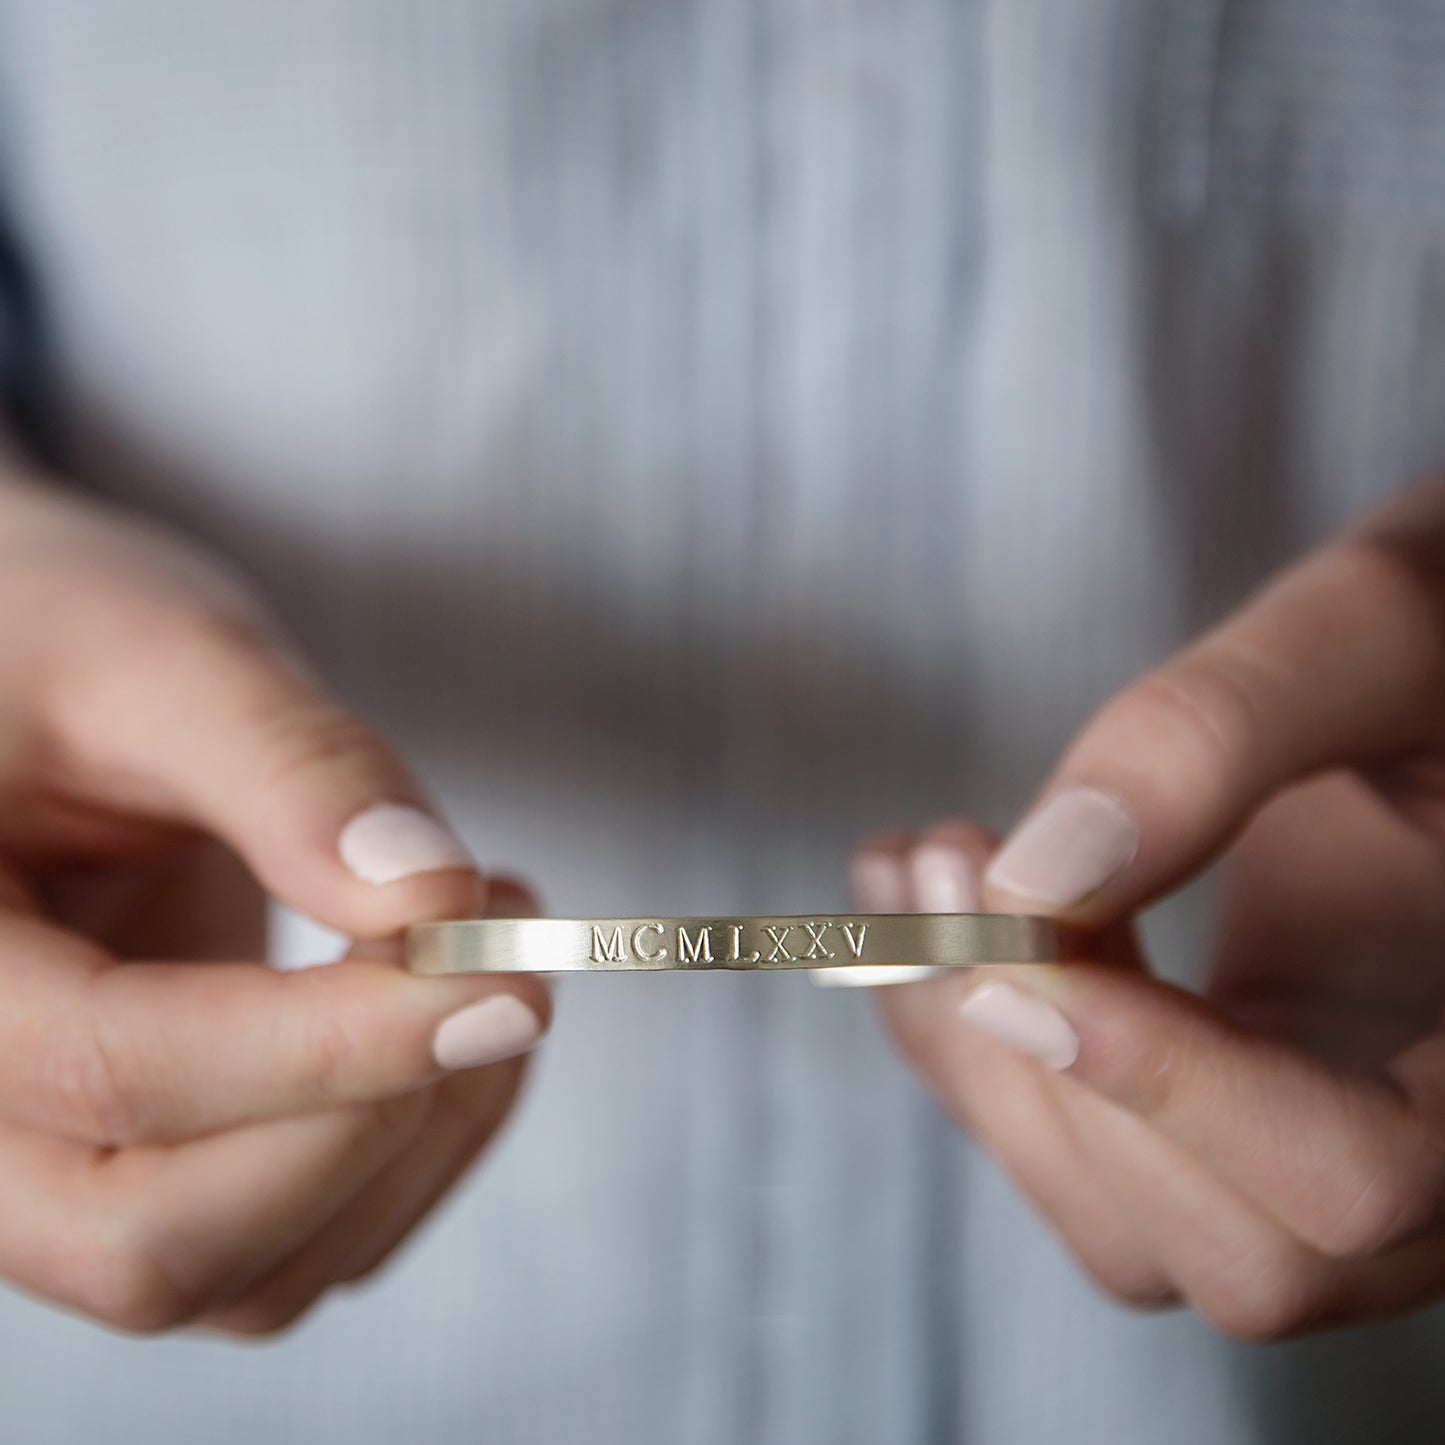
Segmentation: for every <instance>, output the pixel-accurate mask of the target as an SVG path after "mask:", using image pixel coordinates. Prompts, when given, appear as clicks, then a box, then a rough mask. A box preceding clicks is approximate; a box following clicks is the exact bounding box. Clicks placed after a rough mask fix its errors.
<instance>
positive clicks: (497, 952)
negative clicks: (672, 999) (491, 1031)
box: [407, 913, 1062, 973]
mask: <svg viewBox="0 0 1445 1445" xmlns="http://www.w3.org/2000/svg"><path fill="white" fill-rule="evenodd" d="M1061 943H1062V935H1061V931H1060V929H1059V928H1058V927H1057V926H1056V925H1055V923H1054V922H1053V920H1052V919H1048V918H1037V917H1033V916H1031V915H1028V914H1019V913H851V914H795V915H790V916H784V917H762V918H478V919H465V920H462V921H459V922H452V923H421V924H417V925H415V926H414V927H412V928H411V929H410V930H409V931H408V933H407V967H408V968H409V969H411V971H412V972H413V973H622V972H657V971H659V970H686V971H689V972H690V971H692V970H695V969H733V970H749V971H757V972H764V971H768V970H772V969H785V968H806V969H830V968H838V969H846V968H858V967H860V966H880V967H885V968H888V967H899V968H913V969H918V968H928V967H933V968H949V967H952V968H961V967H968V966H970V965H973V964H980V963H1048V962H1052V961H1054V960H1057V959H1058V958H1059V957H1060V956H1061Z"/></svg>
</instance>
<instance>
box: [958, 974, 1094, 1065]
mask: <svg viewBox="0 0 1445 1445" xmlns="http://www.w3.org/2000/svg"><path fill="white" fill-rule="evenodd" d="M958 1011H959V1013H961V1014H962V1015H963V1017H964V1018H965V1019H967V1020H968V1022H969V1023H971V1024H972V1025H973V1026H974V1028H976V1029H981V1030H982V1031H983V1032H984V1033H986V1034H988V1035H990V1037H992V1038H995V1039H998V1040H999V1041H1000V1042H1001V1043H1005V1044H1008V1045H1009V1046H1010V1047H1011V1048H1015V1049H1018V1050H1019V1051H1020V1052H1021V1053H1025V1054H1031V1055H1033V1057H1034V1058H1036V1059H1042V1060H1043V1061H1044V1063H1046V1064H1047V1065H1048V1066H1049V1067H1050V1068H1051V1069H1067V1068H1068V1067H1069V1065H1070V1064H1072V1063H1073V1062H1074V1060H1075V1059H1077V1058H1078V1057H1079V1036H1078V1034H1076V1033H1075V1032H1074V1030H1073V1026H1072V1025H1071V1024H1070V1023H1069V1021H1068V1019H1066V1018H1065V1017H1064V1016H1063V1014H1061V1013H1060V1012H1059V1011H1058V1009H1056V1008H1055V1007H1054V1006H1053V1004H1051V1003H1045V1002H1044V1000H1043V999H1041V998H1036V997H1034V995H1033V994H1030V993H1025V992H1024V991H1023V990H1022V989H1018V988H1015V987H1014V986H1013V985H1012V984H1011V983H993V982H989V983H985V984H982V985H980V986H979V987H978V988H976V989H974V991H973V992H972V993H971V994H969V995H968V997H967V998H966V999H964V1001H963V1002H962V1003H961V1004H960V1005H959V1006H958Z"/></svg>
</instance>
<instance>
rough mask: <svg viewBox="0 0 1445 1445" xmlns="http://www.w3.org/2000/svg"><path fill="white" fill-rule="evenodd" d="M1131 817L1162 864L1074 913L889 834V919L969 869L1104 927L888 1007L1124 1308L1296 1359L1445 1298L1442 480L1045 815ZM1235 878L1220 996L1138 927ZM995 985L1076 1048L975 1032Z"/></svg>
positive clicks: (928, 1072)
mask: <svg viewBox="0 0 1445 1445" xmlns="http://www.w3.org/2000/svg"><path fill="white" fill-rule="evenodd" d="M1071 784H1084V785H1090V786H1094V787H1098V788H1102V789H1104V790H1106V791H1108V792H1110V793H1112V794H1113V795H1114V796H1115V797H1116V798H1119V799H1121V800H1123V802H1124V803H1125V804H1126V805H1127V807H1128V808H1129V810H1130V811H1131V812H1132V814H1133V816H1134V817H1135V819H1136V820H1137V822H1138V824H1139V831H1140V842H1139V846H1138V849H1137V851H1136V852H1135V854H1134V856H1133V857H1132V859H1131V860H1130V861H1129V862H1128V863H1127V865H1125V866H1124V867H1123V869H1122V871H1121V872H1119V873H1117V874H1116V875H1115V876H1114V877H1113V878H1112V879H1111V880H1109V881H1108V882H1107V883H1105V884H1103V885H1102V886H1101V887H1100V888H1099V889H1098V890H1097V891H1096V892H1094V893H1093V894H1091V895H1090V896H1088V897H1086V898H1084V899H1082V900H1079V901H1078V902H1076V903H1074V904H1072V905H1070V906H1068V907H1065V908H1055V909H1052V910H1051V909H1049V908H1048V907H1047V906H1041V905H1039V904H1038V903H1037V901H1036V900H1031V899H1025V898H1020V897H1017V896H1014V895H1012V894H1010V893H1009V892H1007V891H1006V890H1005V889H1003V888H1001V887H1000V886H999V885H998V884H997V882H995V881H993V880H991V879H990V878H989V877H988V872H987V870H988V863H989V860H990V858H991V856H992V855H993V854H994V852H995V850H996V848H997V846H998V840H997V838H996V837H995V836H994V835H992V834H991V833H990V832H989V831H988V830H987V829H985V828H984V827H982V826H981V825H980V824H978V823H976V822H974V821H972V820H950V821H947V822H944V823H940V824H939V825H937V826H936V827H934V828H932V829H929V830H927V831H925V832H924V833H922V834H916V835H914V834H894V835H888V836H885V837H881V838H877V839H874V840H873V841H872V842H871V843H870V844H868V845H867V846H866V847H865V848H864V850H862V853H861V854H860V856H859V858H858V859H857V860H855V862H856V867H855V880H856V882H855V887H861V892H862V893H863V894H864V896H863V897H862V898H861V899H860V902H861V903H863V904H865V905H869V904H876V903H877V901H878V899H879V895H880V893H889V892H890V890H891V892H892V894H893V896H895V897H897V898H899V899H900V900H901V901H902V903H903V905H904V906H916V904H917V878H918V859H919V857H920V850H921V849H923V848H924V847H926V846H931V847H933V848H935V849H937V848H942V849H943V850H945V852H946V853H947V854H948V856H949V857H951V858H952V859H953V860H955V862H956V863H957V865H958V866H959V867H960V868H963V869H965V870H971V873H972V874H973V875H974V876H977V877H979V878H980V879H981V880H982V881H981V890H982V899H983V903H984V906H985V907H987V908H996V909H1006V910H1020V909H1022V910H1031V911H1044V912H1048V911H1052V912H1055V913H1056V914H1057V915H1058V916H1060V917H1062V918H1064V919H1066V920H1068V921H1070V922H1073V923H1078V924H1082V925H1087V926H1088V927H1090V928H1091V929H1096V930H1098V932H1097V935H1096V944H1095V951H1096V953H1097V961H1094V960H1092V959H1091V960H1090V961H1085V962H1074V963H1068V964H1060V965H1040V966H1037V967H1032V966H1031V967H1028V968H1011V969H1003V968H992V969H980V970H971V971H968V972H965V973H961V974H955V975H952V976H949V977H945V978H941V979H933V980H929V981H927V982H924V983H918V984H911V985H904V986H899V987H896V988H891V989H885V990H880V991H879V993H880V1003H881V1008H882V1011H883V1015H884V1018H885V1020H886V1023H887V1025H888V1027H889V1028H890V1030H891V1031H892V1034H893V1036H894V1037H895V1039H896V1040H897V1042H898V1044H899V1046H900V1047H901V1048H902V1050H903V1052H904V1053H905V1054H906V1055H907V1057H908V1058H909V1060H910V1061H911V1062H912V1063H913V1065H914V1066H915V1067H916V1069H917V1070H918V1071H919V1073H920V1074H921V1076H922V1077H923V1079H924V1080H925V1081H926V1083H927V1084H928V1086H929V1087H930V1088H931V1089H932V1090H933V1092H934V1093H935V1094H936V1095H937V1097H938V1098H939V1100H940V1101H941V1103H942V1104H943V1106H944V1107H945V1108H946V1109H947V1110H948V1111H949V1113H950V1114H951V1115H952V1116H953V1117H954V1118H955V1119H956V1120H957V1121H958V1123H959V1124H960V1125H961V1126H962V1127H963V1128H965V1129H967V1130H968V1131H969V1132H970V1133H971V1134H973V1136H974V1137H975V1138H976V1139H977V1140H978V1141H979V1142H980V1143H981V1144H982V1145H983V1146H984V1147H985V1148H987V1149H988V1150H989V1151H990V1152H991V1153H992V1154H993V1155H994V1156H995V1157H996V1158H997V1160H998V1161H999V1163H1000V1164H1001V1165H1002V1166H1003V1168H1004V1169H1005V1170H1006V1171H1007V1172H1008V1173H1009V1174H1010V1175H1011V1176H1012V1177H1013V1179H1014V1180H1015V1181H1016V1182H1017V1184H1018V1186H1019V1187H1020V1188H1021V1190H1022V1191H1023V1192H1024V1193H1025V1194H1026V1195H1027V1196H1028V1197H1029V1198H1030V1199H1031V1201H1032V1202H1033V1204H1034V1205H1035V1206H1036V1207H1037V1208H1038V1209H1039V1210H1040V1211H1041V1213H1042V1214H1043V1215H1044V1216H1045V1217H1046V1219H1047V1220H1048V1221H1049V1222H1050V1224H1051V1225H1052V1226H1053V1228H1054V1229H1055V1230H1056V1231H1057V1233H1058V1235H1059V1236H1060V1238H1061V1239H1062V1240H1063V1241H1064V1243H1065V1244H1066V1245H1067V1246H1068V1247H1069V1248H1070V1249H1071V1250H1072V1252H1073V1253H1074V1254H1075V1256H1076V1257H1077V1258H1078V1260H1079V1262H1080V1264H1081V1265H1082V1266H1083V1267H1084V1269H1085V1270H1087V1271H1088V1272H1089V1273H1090V1274H1091V1275H1092V1276H1093V1278H1094V1279H1095V1280H1096V1281H1098V1283H1099V1284H1100V1285H1101V1286H1102V1287H1103V1288H1104V1289H1105V1290H1107V1291H1108V1292H1110V1293H1111V1294H1113V1295H1114V1296H1116V1297H1117V1298H1119V1299H1121V1300H1123V1301H1126V1302H1128V1303H1131V1304H1136V1305H1140V1306H1145V1307H1154V1306H1161V1305H1166V1304H1173V1303H1183V1304H1186V1305H1189V1306H1191V1307H1193V1308H1194V1309H1196V1310H1198V1311H1199V1312H1200V1313H1201V1314H1202V1315H1204V1316H1205V1317H1206V1318H1207V1319H1208V1320H1210V1321H1212V1322H1213V1323H1214V1324H1215V1325H1216V1326H1217V1327H1218V1328H1219V1329H1220V1330H1222V1331H1224V1332H1225V1333H1226V1334H1229V1335H1231V1336H1234V1337H1237V1338H1242V1339H1249V1340H1276V1339H1281V1338H1285V1337H1288V1336H1292V1335H1296V1334H1301V1333H1305V1332H1308V1331H1312V1330H1316V1329H1320V1328H1323V1327H1326V1326H1334V1325H1342V1324H1348V1323H1355V1322H1360V1321H1366V1320H1371V1319H1377V1318H1380V1317H1384V1316H1391V1315H1396V1314H1400V1313H1402V1312H1405V1311H1409V1310H1412V1309H1414V1308H1416V1307H1419V1306H1421V1305H1424V1304H1426V1303H1428V1302H1431V1301H1433V1300H1436V1299H1439V1298H1440V1297H1441V1296H1442V1295H1445V1029H1442V1004H1445V487H1441V486H1434V487H1428V488H1424V489H1421V490H1420V491H1418V492H1415V493H1413V494H1411V495H1410V496H1408V497H1406V498H1404V499H1402V500H1401V501H1399V502H1398V503H1396V504H1395V505H1393V506H1391V507H1389V508H1387V509H1385V510H1384V511H1382V512H1380V513H1378V514H1377V515H1375V516H1373V517H1371V518H1369V519H1367V520H1366V521H1365V522H1364V523H1363V524H1362V525H1360V526H1359V527H1358V528H1357V529H1355V530H1353V531H1351V532H1350V533H1349V534H1348V535H1345V536H1342V537H1341V538H1339V539H1338V540H1337V541H1335V542H1334V543H1333V544H1331V545H1329V546H1326V547H1325V548H1323V549H1321V550H1319V551H1317V552H1315V553H1314V554H1312V555H1310V556H1307V557H1306V558H1304V559H1303V560H1302V561H1301V562H1299V563H1298V564H1296V565H1295V566H1293V567H1291V568H1290V569H1289V570H1288V571H1286V572H1285V573H1284V574H1282V575H1281V576H1279V577H1278V578H1276V579H1275V580H1273V581H1272V582H1271V583H1270V584H1269V585H1267V586H1266V587H1265V588H1264V589H1263V590H1261V591H1260V592H1259V593H1258V594H1257V595H1256V596H1254V597H1253V598H1251V599H1249V600H1248V601H1247V602H1246V603H1245V605H1244V606H1243V607H1242V608H1241V610H1240V611H1239V612H1237V613H1236V614H1235V615H1233V616H1231V617H1229V618H1228V619H1226V620H1225V621H1224V622H1223V623H1222V624H1220V625H1219V626H1218V627H1216V628H1215V629H1213V630H1212V631H1210V632H1209V633H1208V634H1207V635H1206V636H1204V637H1202V638H1201V639H1200V640H1198V641H1197V642H1196V643H1194V644H1193V645H1191V646H1189V647H1188V648H1186V649H1185V650H1184V651H1183V652H1182V653H1180V654H1179V655H1177V656H1176V657H1174V658H1172V659H1170V660H1168V661H1167V662H1165V663H1164V664H1162V665H1161V666H1159V667H1158V668H1156V669H1154V670H1153V671H1151V672H1150V673H1149V674H1148V675H1147V676H1145V677H1144V678H1142V679H1140V680H1139V681H1137V682H1135V683H1134V684H1133V685H1132V686H1130V687H1128V688H1126V689H1124V690H1123V691H1121V692H1120V693H1119V694H1117V695H1116V696H1115V697H1113V698H1112V699H1110V700H1109V701H1108V702H1107V703H1106V704H1105V705H1104V706H1103V708H1102V709H1100V711H1099V712H1098V713H1097V714H1096V715H1095V716H1094V717H1093V718H1092V719H1091V720H1090V721H1089V722H1088V724H1087V725H1086V726H1085V727H1084V729H1083V730H1082V731H1081V732H1080V734H1079V735H1078V736H1077V737H1076V738H1075V740H1074V741H1073V742H1072V743H1071V744H1070V745H1069V746H1068V748H1067V749H1066V750H1065V752H1064V754H1063V756H1062V758H1061V760H1060V761H1059V763H1058V764H1057V766H1056V767H1055V769H1054V771H1053V773H1052V775H1051V776H1050V777H1049V778H1048V779H1047V781H1046V782H1045V783H1044V785H1043V787H1042V789H1041V790H1040V793H1039V798H1038V799H1037V800H1036V801H1042V800H1044V799H1047V798H1048V797H1050V796H1051V795H1052V794H1054V793H1055V792H1056V791H1057V790H1058V789H1060V788H1063V787H1066V786H1069V785H1071ZM1220 858H1223V859H1224V860H1225V873H1224V879H1225V894H1224V897H1225V904H1224V908H1223V916H1222V927H1221V930H1220V934H1219V937H1218V939H1217V942H1216V945H1215V948H1214V952H1213V957H1212V966H1211V968H1210V970H1209V973H1208V979H1207V982H1206V984H1205V986H1204V987H1203V989H1202V991H1201V992H1200V993H1198V994H1196V993H1193V992H1188V991H1185V990H1182V989H1179V988H1176V987H1173V986H1171V985H1169V984H1167V983H1164V982H1162V981H1160V980H1159V979H1157V978H1155V977H1153V976H1152V975H1151V973H1150V970H1149V968H1148V964H1147V960H1146V959H1145V958H1144V957H1143V956H1142V954H1141V951H1140V949H1139V946H1138V943H1137V938H1136V933H1135V930H1134V926H1133V925H1134V919H1135V916H1136V915H1137V913H1138V912H1139V910H1140V909H1142V908H1143V907H1145V906H1146V905H1148V904H1150V903H1152V902H1154V901H1156V900H1158V899H1160V898H1163V897H1164V896H1166V895H1168V894H1169V893H1171V892H1173V891H1174V890H1176V889H1177V888H1178V887H1180V886H1181V885H1182V884H1184V883H1185V882H1187V881H1188V880H1189V879H1191V878H1192V877H1194V876H1195V875H1196V874H1198V873H1200V872H1201V871H1202V870H1204V869H1205V868H1206V867H1208V866H1209V865H1211V864H1213V863H1214V862H1216V860H1219V859H1220ZM990 979H993V980H995V981H997V980H1002V979H1006V980H1007V981H1008V982H1009V983H1011V984H1013V985H1014V986H1015V987H1017V988H1021V989H1023V990H1024V991H1025V992H1026V993H1030V994H1032V995H1034V996H1036V997H1037V998H1039V999H1043V1000H1045V1001H1047V1002H1048V1003H1049V1004H1050V1005H1052V1006H1053V1007H1054V1008H1055V1009H1057V1010H1058V1012H1059V1013H1061V1014H1062V1015H1063V1016H1064V1017H1065V1019H1067V1020H1068V1022H1069V1024H1070V1025H1071V1026H1072V1028H1073V1030H1074V1032H1075V1034H1076V1035H1077V1036H1078V1039H1079V1051H1078V1058H1077V1060H1076V1061H1075V1062H1074V1063H1073V1064H1072V1065H1070V1066H1068V1067H1065V1068H1063V1069H1061V1070H1055V1069H1052V1068H1050V1067H1048V1065H1047V1064H1045V1063H1044V1062H1041V1061H1040V1060H1039V1059H1036V1058H1033V1057H1030V1056H1028V1055H1026V1054H1025V1053H1023V1052H1020V1051H1018V1050H1017V1049H1015V1048H1012V1047H1010V1046H1008V1045H1005V1044H1003V1043H1001V1042H999V1041H997V1040H996V1039H995V1038H993V1037H991V1036H989V1035H986V1034H985V1033H983V1032H982V1031H980V1030H979V1029H977V1028H974V1027H971V1026H970V1024H969V1023H968V1022H967V1021H966V1019H965V1017H964V1016H963V1014H962V1013H961V1011H960V1009H961V1005H962V1004H963V1002H964V1000H965V999H966V998H967V997H968V996H969V995H970V994H971V993H972V991H973V990H975V989H978V988H980V987H982V986H983V985H984V984H985V983H987V982H988V981H989V980H990Z"/></svg>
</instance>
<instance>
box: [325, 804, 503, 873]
mask: <svg viewBox="0 0 1445 1445" xmlns="http://www.w3.org/2000/svg"><path fill="white" fill-rule="evenodd" d="M336 847H337V851H338V852H339V853H340V854H341V861H342V862H343V863H345V864H346V866H347V867H348V868H349V869H350V870H351V872H352V873H354V874H355V875H356V876H357V877H358V878H360V879H361V881H362V882H363V883H395V882H397V880H398V879H401V878H410V877H411V876H412V875H413V874H414V873H435V872H438V871H440V870H441V869H444V868H474V867H475V866H476V864H475V863H474V862H473V861H472V857H471V855H470V854H469V853H468V852H467V850H466V849H465V848H464V847H462V845H461V843H460V842H458V841H457V839H456V837H455V835H454V834H452V832H451V831H450V830H449V829H448V828H446V827H445V826H444V825H443V824H441V823H439V822H437V820H436V819H435V818H433V817H431V816H430V815H429V814H427V813H423V812H422V811H421V809H420V808H410V807H406V806H405V805H403V804H401V803H379V804H377V806H376V807H374V808H368V809H367V810H366V811H365V812H364V813H358V814H357V815H356V817H354V818H353V819H352V820H351V821H350V822H349V823H348V824H347V825H346V826H345V827H344V828H343V829H342V830H341V836H340V838H338V839H337V843H336Z"/></svg>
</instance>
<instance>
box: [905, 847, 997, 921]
mask: <svg viewBox="0 0 1445 1445" xmlns="http://www.w3.org/2000/svg"><path fill="white" fill-rule="evenodd" d="M909 869H910V871H911V872H912V875H913V897H914V899H915V901H916V902H917V904H918V908H919V911H920V912H921V913H977V912H978V910H979V908H980V907H981V906H982V904H981V901H980V899H979V892H978V871H977V869H975V868H974V866H973V863H972V862H971V861H970V860H969V859H968V858H967V857H966V856H965V855H964V854H962V853H960V852H959V851H958V849H957V848H949V847H947V846H946V845H944V844H942V843H924V844H922V845H921V846H920V847H919V848H918V849H917V850H916V851H915V852H914V854H913V857H912V859H911V860H910V863H909Z"/></svg>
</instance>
